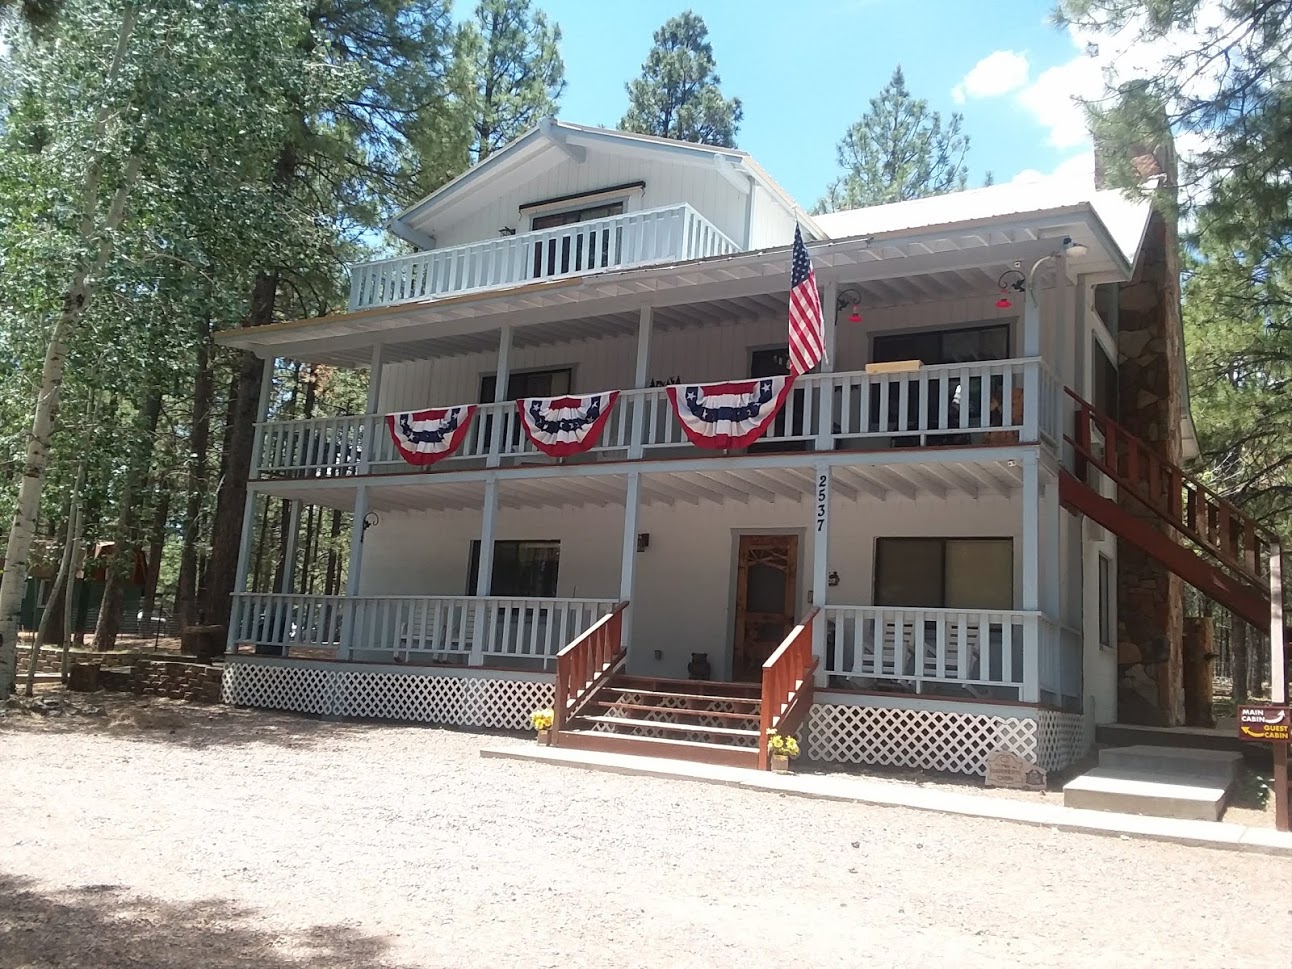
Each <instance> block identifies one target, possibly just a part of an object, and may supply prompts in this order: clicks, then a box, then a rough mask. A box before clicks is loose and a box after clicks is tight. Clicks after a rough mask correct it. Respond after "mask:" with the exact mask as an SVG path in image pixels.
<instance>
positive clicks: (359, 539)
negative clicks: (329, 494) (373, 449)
mask: <svg viewBox="0 0 1292 969" xmlns="http://www.w3.org/2000/svg"><path fill="white" fill-rule="evenodd" d="M367 517H368V486H367V485H366V484H363V483H362V482H361V483H360V484H359V485H358V487H357V488H356V489H355V494H354V515H353V520H352V521H351V522H350V561H349V564H347V566H346V571H345V598H346V601H345V602H344V603H343V604H342V609H343V610H344V612H343V613H342V616H341V643H340V646H339V647H338V649H337V659H349V658H350V657H351V656H352V655H353V653H354V642H355V638H356V637H355V625H356V623H357V622H358V619H359V616H358V612H359V603H358V602H357V601H356V600H357V598H358V596H359V580H360V578H361V576H362V573H363V536H364V532H365V531H367V529H365V528H364V525H363V520H364V519H365V518H367Z"/></svg>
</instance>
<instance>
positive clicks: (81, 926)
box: [0, 701, 1292, 969]
mask: <svg viewBox="0 0 1292 969" xmlns="http://www.w3.org/2000/svg"><path fill="white" fill-rule="evenodd" d="M114 702H115V703H116V704H117V705H116V706H114V707H111V708H110V709H109V710H108V711H107V714H106V715H101V716H98V717H62V718H59V719H58V720H57V721H54V720H43V719H37V718H29V717H27V716H25V715H17V716H15V715H12V714H11V715H10V716H9V718H8V720H9V723H8V724H6V725H0V776H3V778H4V781H5V783H4V784H3V786H2V787H0V818H3V824H4V827H3V834H0V969H18V967H23V969H45V967H55V966H57V967H60V969H115V967H124V966H131V967H136V966H143V967H162V969H181V967H182V969H217V967H219V969H243V967H247V969H250V967H256V969H284V967H288V966H317V967H320V969H343V967H356V969H358V967H363V969H371V967H378V966H381V967H409V969H412V967H454V969H474V967H482V969H502V967H512V966H516V967H523V969H541V967H545V966H561V967H567V969H582V967H588V969H592V967H596V969H606V967H614V969H619V967H648V966H649V967H654V966H663V967H670V969H671V967H701V966H705V967H708V966H714V967H724V969H762V967H778V966H785V967H795V969H798V967H809V966H810V967H815V966H840V967H849V969H853V967H859V966H876V967H888V966H919V967H927V966H953V967H987V966H991V967H1001V966H1028V967H1050V966H1081V967H1089V966H1098V967H1120V966H1126V967H1135V969H1144V967H1172V969H1183V967H1195V966H1196V967H1217V969H1218V967H1226V966H1240V965H1242V966H1261V967H1265V966H1270V967H1275V966H1285V965H1287V964H1288V963H1287V956H1286V955H1285V954H1284V955H1278V954H1276V953H1277V952H1278V951H1279V949H1278V945H1279V944H1281V943H1283V942H1285V941H1286V940H1287V938H1288V933H1289V927H1290V926H1292V916H1290V909H1292V895H1289V893H1288V891H1287V890H1286V887H1285V886H1286V883H1287V876H1288V872H1289V865H1288V861H1287V860H1286V859H1278V858H1271V857H1266V856H1257V855H1242V854H1236V853H1226V852H1219V851H1213V850H1209V849H1200V848H1184V847H1179V846H1175V845H1169V844H1156V843H1148V842H1135V841H1122V840H1113V839H1105V838H1094V837H1089V836H1084V835H1078V834H1068V833H1062V832H1056V831H1047V830H1039V829H1034V828H1029V827H1022V826H1016V825H1010V824H1006V823H1001V822H993V821H980V820H971V819H965V818H959V817H950V816H940V815H934V814H926V813H917V812H910V811H906V810H902V809H896V808H881V807H870V806H864V805H848V804H839V803H832V802H824V801H809V800H802V799H798V798H789V797H778V796H772V795H767V794H764V793H757V792H751V791H742V790H736V789H731V788H725V787H711V786H705V785H700V784H693V783H687V782H679V781H669V780H659V779H650V778H633V777H625V776H619V775H613V774H598V773H592V772H585V771H577V770H561V769H559V768H555V767H550V766H542V765H533V764H524V763H518V762H514V761H508V760H483V759H481V758H480V757H479V754H478V751H479V748H480V747H481V746H483V745H485V744H498V743H521V742H524V741H522V740H519V739H512V738H499V737H497V736H485V735H480V734H470V733H459V732H454V731H446V730H439V729H432V728H419V727H387V726H372V725H355V724H338V723H322V722H318V721H313V720H309V719H305V718H298V717H293V716H290V715H279V714H268V713H256V712H249V711H230V710H226V709H223V708H215V709H213V708H206V707H185V706H183V705H180V704H173V703H170V702H168V701H161V702H154V703H152V704H144V705H139V704H134V705H133V706H132V705H130V704H129V702H128V701H114ZM15 721H18V722H15ZM1271 886H1279V887H1271ZM1280 960H1282V961H1280Z"/></svg>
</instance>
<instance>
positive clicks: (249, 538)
mask: <svg viewBox="0 0 1292 969" xmlns="http://www.w3.org/2000/svg"><path fill="white" fill-rule="evenodd" d="M257 496H258V495H257V492H256V490H255V488H253V487H251V486H250V485H248V486H247V497H246V498H245V499H244V500H243V503H242V532H241V535H242V538H241V544H240V545H239V546H238V565H237V569H236V571H235V572H234V577H233V592H234V595H237V594H238V593H239V592H246V591H247V572H248V570H249V569H250V567H251V545H252V542H253V540H254V538H255V536H254V534H253V533H254V531H255V528H256V498H257ZM230 606H231V608H230V612H229V620H228V625H229V628H228V636H227V638H226V640H225V652H228V653H232V652H235V651H236V645H237V644H236V643H235V641H234V636H235V635H236V632H237V630H236V628H235V626H234V622H233V619H234V616H236V615H237V613H238V610H237V606H236V605H233V604H232V603H231V604H230Z"/></svg>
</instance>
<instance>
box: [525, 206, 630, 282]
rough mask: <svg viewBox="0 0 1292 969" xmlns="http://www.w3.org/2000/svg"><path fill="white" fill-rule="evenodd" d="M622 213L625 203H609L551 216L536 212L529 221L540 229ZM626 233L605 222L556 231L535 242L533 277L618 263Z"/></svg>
mask: <svg viewBox="0 0 1292 969" xmlns="http://www.w3.org/2000/svg"><path fill="white" fill-rule="evenodd" d="M623 214H624V203H623V202H609V203H605V204H602V205H591V206H586V207H584V208H578V209H567V210H566V211H564V212H553V213H551V214H549V215H536V216H534V217H533V219H532V220H531V221H530V228H531V230H532V231H534V232H541V231H543V230H545V229H559V228H560V227H561V226H564V225H576V224H578V223H581V222H592V221H595V220H597V219H608V218H610V217H611V216H615V215H623ZM623 235H624V230H623V228H622V227H621V226H608V225H603V226H601V227H600V228H597V227H595V226H594V227H593V228H592V229H581V230H578V231H571V232H569V233H560V234H559V235H558V234H553V236H552V238H550V239H539V240H537V241H535V242H534V252H533V257H532V265H531V267H530V268H531V269H532V275H531V277H530V278H532V279H542V278H543V277H545V276H557V275H560V274H562V273H570V272H576V273H577V272H582V271H583V270H585V269H605V268H606V267H607V266H612V265H614V266H617V265H619V263H620V262H621V261H622V260H621V259H620V256H621V255H622V252H623V242H624V239H623Z"/></svg>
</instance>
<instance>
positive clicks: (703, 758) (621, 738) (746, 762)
mask: <svg viewBox="0 0 1292 969" xmlns="http://www.w3.org/2000/svg"><path fill="white" fill-rule="evenodd" d="M556 746H557V747H565V748H569V749H573V750H594V751H599V752H601V753H606V754H635V755H637V756H645V757H671V758H673V759H674V760H688V761H691V762H693V763H699V764H719V765H721V766H724V767H752V768H755V769H756V768H757V767H758V751H757V749H755V748H753V747H733V746H732V745H731V744H708V743H705V742H703V741H700V740H680V739H677V738H671V737H630V736H627V735H626V734H618V733H603V732H601V731H592V730H562V731H561V732H560V733H559V734H557V736H556Z"/></svg>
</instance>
